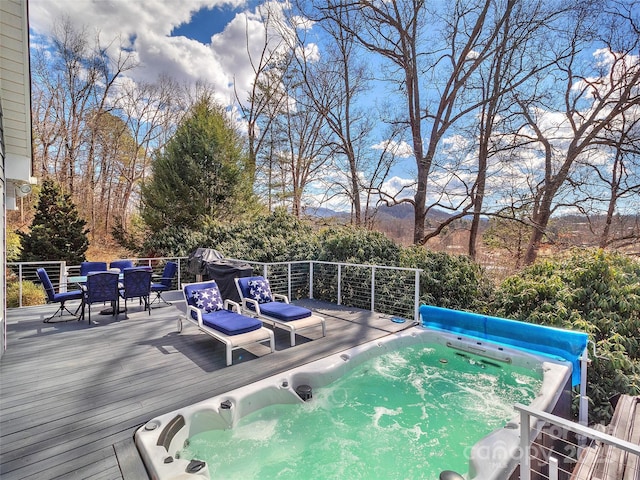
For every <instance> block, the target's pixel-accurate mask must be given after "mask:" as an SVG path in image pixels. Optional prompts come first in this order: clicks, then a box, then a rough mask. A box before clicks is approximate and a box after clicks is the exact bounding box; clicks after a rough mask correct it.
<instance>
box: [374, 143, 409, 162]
mask: <svg viewBox="0 0 640 480" xmlns="http://www.w3.org/2000/svg"><path fill="white" fill-rule="evenodd" d="M371 148H373V149H374V150H387V151H388V152H389V153H391V154H393V155H395V156H396V157H400V158H410V157H413V148H411V145H409V144H408V143H407V142H405V141H404V140H403V141H401V142H396V141H395V140H383V141H382V142H380V143H376V144H375V145H372V146H371Z"/></svg>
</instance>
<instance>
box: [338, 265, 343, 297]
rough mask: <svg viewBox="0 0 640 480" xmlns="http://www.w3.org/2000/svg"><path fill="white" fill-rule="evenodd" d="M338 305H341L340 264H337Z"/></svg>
mask: <svg viewBox="0 0 640 480" xmlns="http://www.w3.org/2000/svg"><path fill="white" fill-rule="evenodd" d="M338 305H342V264H341V263H339V264H338Z"/></svg>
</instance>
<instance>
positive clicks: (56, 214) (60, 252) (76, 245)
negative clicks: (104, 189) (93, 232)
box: [18, 180, 89, 265]
mask: <svg viewBox="0 0 640 480" xmlns="http://www.w3.org/2000/svg"><path fill="white" fill-rule="evenodd" d="M86 223H87V222H85V221H84V220H82V219H81V218H80V217H79V216H78V211H77V209H76V206H75V204H74V203H73V202H72V201H71V197H70V195H68V194H66V193H62V192H61V190H60V188H59V187H58V185H56V184H55V183H53V182H52V181H51V180H45V181H44V182H43V183H42V190H41V192H40V198H39V200H38V204H37V205H36V213H35V217H34V218H33V222H32V223H31V231H30V232H29V233H23V232H18V234H19V235H20V237H21V246H20V250H21V253H20V260H21V261H23V262H34V261H41V260H47V261H50V260H56V261H57V260H64V261H66V262H67V263H69V264H72V265H77V264H79V263H80V262H83V261H84V260H85V253H86V251H87V248H88V247H89V240H88V238H87V233H88V232H89V231H88V230H86V229H85V225H86Z"/></svg>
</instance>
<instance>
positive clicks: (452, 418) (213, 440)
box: [178, 343, 542, 479]
mask: <svg viewBox="0 0 640 480" xmlns="http://www.w3.org/2000/svg"><path fill="white" fill-rule="evenodd" d="M541 384H542V372H540V371H532V370H531V369H528V368H523V367H518V366H514V365H509V364H507V363H502V362H497V361H491V360H487V359H486V358H482V357H478V356H475V355H473V354H471V353H466V352H465V353H461V352H457V351H456V350H453V349H451V348H448V347H446V346H445V345H442V344H437V343H434V344H428V345H425V344H418V345H413V346H409V347H404V348H402V349H400V350H397V351H392V352H389V353H386V354H383V355H380V356H377V357H374V358H373V359H370V360H368V361H366V362H364V363H362V364H361V365H359V366H357V367H356V368H354V369H353V370H351V371H350V372H348V373H347V374H346V375H345V376H343V377H341V378H339V379H338V380H336V381H335V382H333V383H331V384H329V385H327V386H325V387H322V388H317V389H315V390H314V391H313V398H312V400H310V401H308V402H306V403H303V404H274V405H270V406H267V407H264V408H261V409H259V410H257V411H255V412H253V413H250V414H249V415H247V416H245V417H243V418H241V419H240V420H239V421H238V423H237V424H236V425H235V426H234V427H233V428H232V429H226V430H223V429H213V430H209V431H206V432H202V433H198V434H196V435H193V436H191V437H190V438H189V439H188V442H187V446H186V448H184V449H183V450H182V451H180V452H178V456H179V457H180V458H184V459H198V460H204V461H206V463H207V465H208V468H209V474H210V477H211V478H229V479H234V478H242V479H250V478H256V479H257V478H282V479H288V478H291V479H294V478H295V479H299V478H350V479H358V478H362V479H367V478H398V474H399V472H401V473H400V475H401V477H402V478H438V475H439V473H440V472H441V471H443V470H456V471H459V472H461V473H462V472H466V471H467V468H468V461H469V450H470V448H471V446H472V445H473V444H474V443H475V442H477V441H478V440H479V439H481V438H482V437H484V436H485V435H487V434H489V433H490V432H492V431H494V430H496V429H497V428H500V427H502V426H504V424H505V423H506V422H507V421H508V420H509V419H511V418H512V417H513V416H514V409H513V405H514V403H518V402H519V403H523V404H529V403H530V402H531V401H532V400H533V399H534V398H535V397H536V395H537V394H538V391H539V389H540V386H541Z"/></svg>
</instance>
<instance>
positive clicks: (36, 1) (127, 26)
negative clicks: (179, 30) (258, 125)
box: [29, 0, 264, 103]
mask: <svg viewBox="0 0 640 480" xmlns="http://www.w3.org/2000/svg"><path fill="white" fill-rule="evenodd" d="M244 4H245V1H244V0H180V1H174V0H144V1H142V0H137V1H135V0H134V1H132V0H102V1H89V0H56V1H51V0H30V2H29V23H30V26H31V28H32V29H33V31H34V32H36V33H37V34H41V35H46V36H49V35H51V33H52V30H53V28H54V21H59V20H62V19H63V18H65V17H66V18H69V20H70V21H71V24H72V25H75V26H77V28H84V29H85V30H86V32H87V34H88V38H89V39H90V40H92V39H93V36H94V32H96V33H97V32H99V38H100V42H101V44H102V45H103V46H106V45H110V50H109V52H110V54H111V55H112V56H116V55H117V54H118V51H117V48H118V46H119V42H118V41H116V42H114V39H117V38H118V37H119V38H120V41H121V42H122V43H123V45H122V46H123V47H124V48H127V49H130V50H131V51H132V52H133V55H134V57H135V58H136V59H137V60H138V62H139V64H140V66H139V67H138V68H136V69H134V70H132V71H129V72H127V74H126V75H128V76H130V77H131V78H132V79H133V80H134V81H145V82H154V81H156V80H157V79H158V77H159V76H161V75H168V76H170V77H172V78H174V79H175V80H177V81H178V82H179V83H187V84H192V83H195V82H196V81H204V82H206V83H209V84H211V85H213V87H214V88H215V90H216V92H217V94H218V97H219V98H218V99H219V100H220V101H221V102H223V103H229V102H230V100H231V99H232V98H233V86H232V82H233V79H234V78H236V79H242V82H241V83H242V85H241V87H242V88H243V89H246V88H247V84H248V81H249V79H250V75H247V73H248V71H249V68H250V67H249V59H248V56H247V53H246V42H247V38H249V41H251V40H256V37H257V36H260V38H259V39H257V40H260V39H261V38H263V34H262V33H261V29H262V30H264V27H263V26H262V25H261V23H260V22H259V21H257V20H256V17H255V15H254V16H253V18H251V19H250V20H249V21H248V22H245V16H244V15H238V16H236V19H234V21H233V22H232V23H231V24H230V25H228V26H227V28H226V29H225V31H224V32H222V33H221V34H219V35H216V36H214V37H213V38H212V41H211V43H210V44H209V45H205V44H202V43H200V42H198V41H196V40H191V39H188V38H186V37H181V36H176V37H172V36H171V32H172V30H173V29H174V28H176V27H178V26H180V25H181V24H183V23H188V22H189V21H190V19H191V17H192V15H193V14H194V13H195V12H197V11H198V10H200V9H202V8H209V9H211V8H213V7H216V6H222V5H224V6H226V7H229V6H231V7H240V6H242V5H244ZM234 22H235V23H234ZM246 28H249V33H248V37H247V34H246V30H245V29H246ZM256 48H259V45H258V46H257V47H256Z"/></svg>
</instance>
